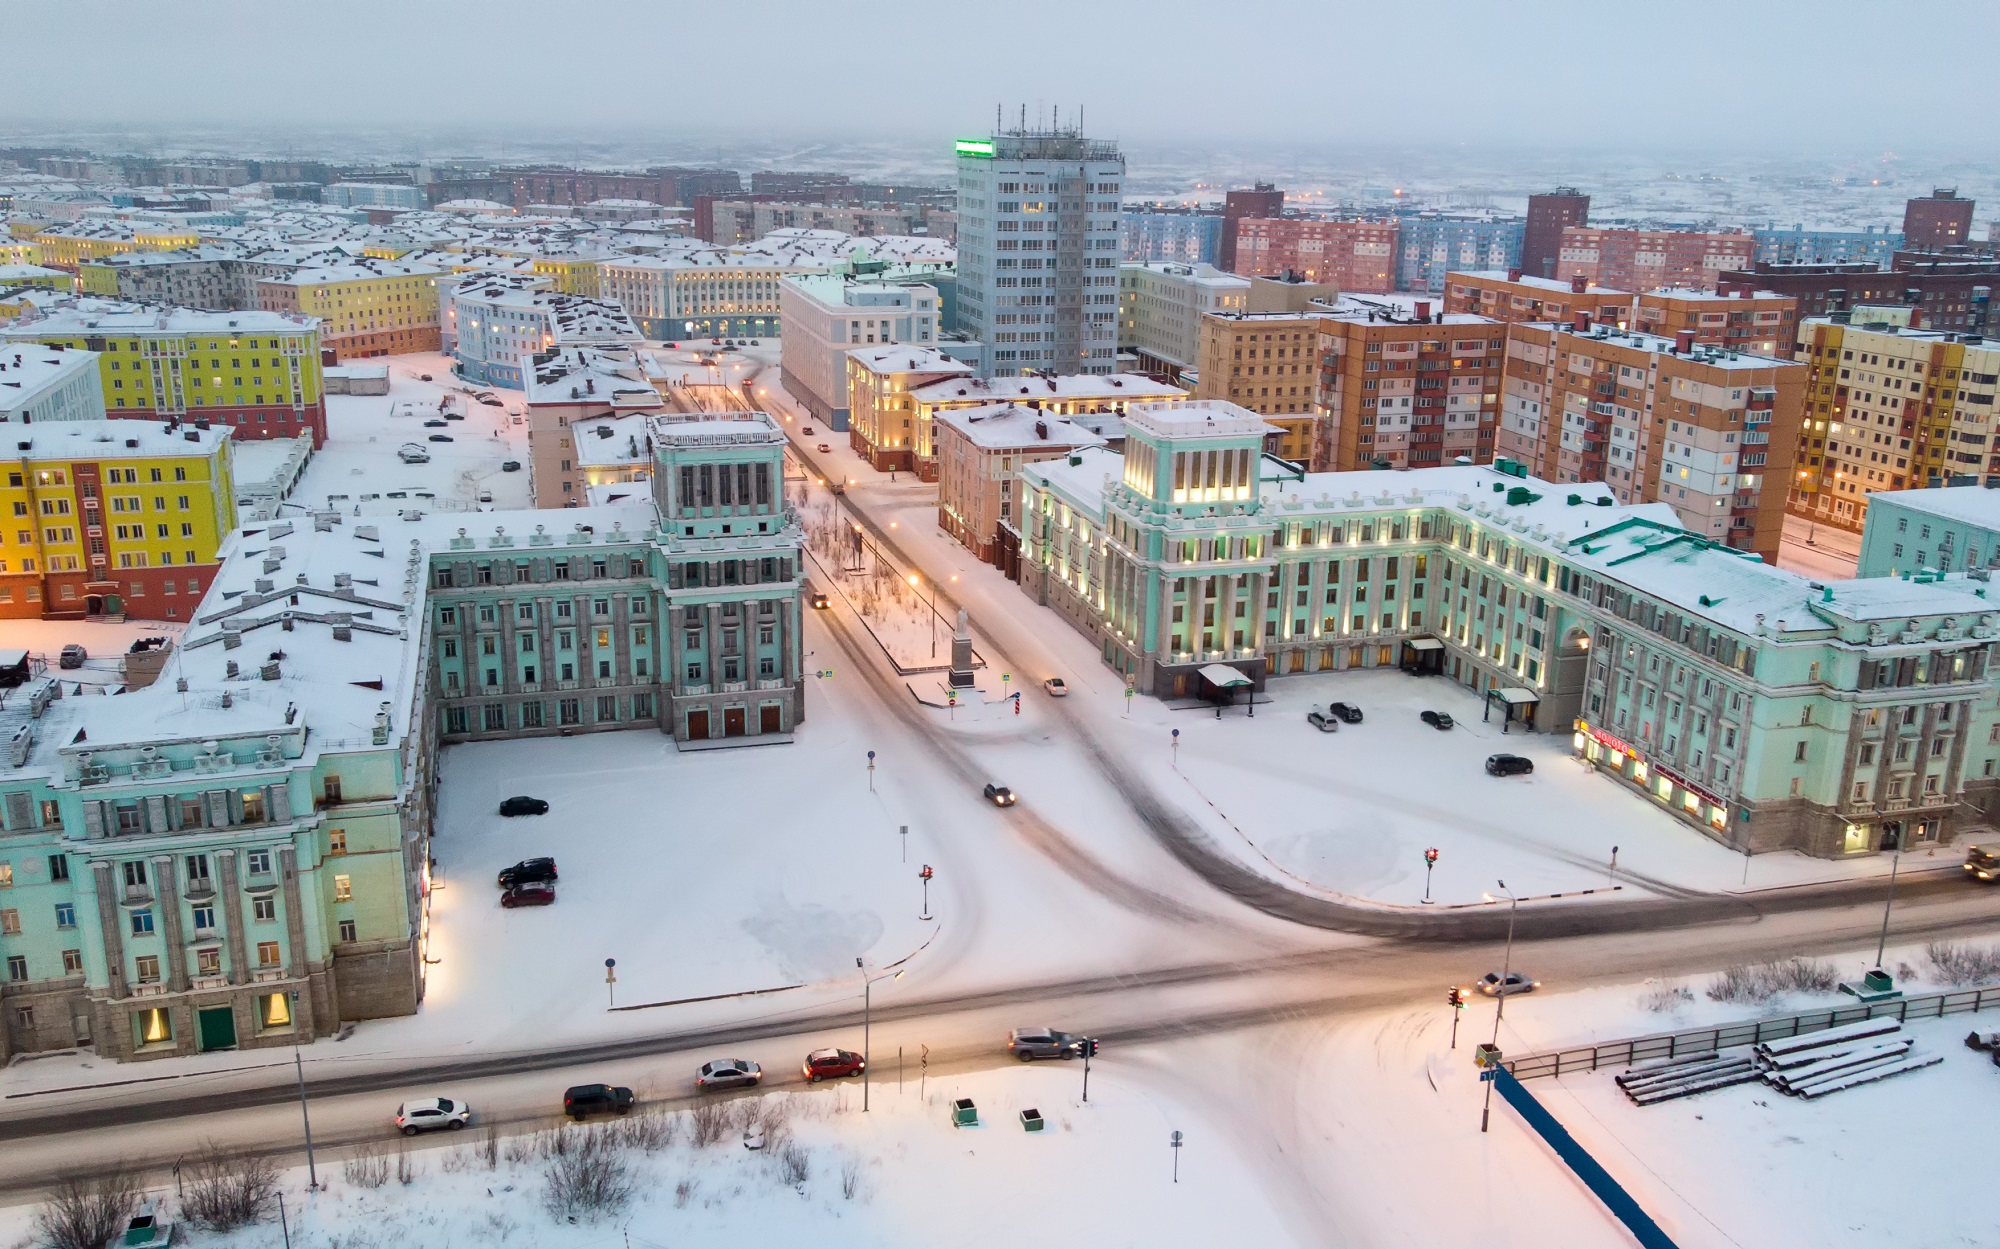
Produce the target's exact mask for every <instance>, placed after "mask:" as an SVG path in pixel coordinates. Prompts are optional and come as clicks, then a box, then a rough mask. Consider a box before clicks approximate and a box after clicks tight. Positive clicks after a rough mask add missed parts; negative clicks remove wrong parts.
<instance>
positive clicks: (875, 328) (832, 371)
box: [778, 271, 940, 431]
mask: <svg viewBox="0 0 2000 1249" xmlns="http://www.w3.org/2000/svg"><path fill="white" fill-rule="evenodd" d="M890 276H891V275H890V273H889V272H888V271H884V273H882V274H876V275H870V276H868V277H866V278H857V277H854V276H851V275H848V274H843V273H815V274H794V275H792V276H790V277H787V278H784V279H783V280H782V281H780V282H779V283H778V316H779V320H780V323H781V329H782V338H783V342H784V355H783V362H784V370H785V389H786V390H787V391H790V392H791V394H792V396H793V397H794V398H796V399H797V400H798V401H799V402H800V403H803V404H805V405H806V408H807V410H808V411H810V412H811V413H812V414H813V415H814V416H815V417H817V418H819V419H820V420H821V421H823V422H825V423H826V424H827V426H828V427H829V428H831V429H834V430H837V431H839V430H845V429H846V428H847V425H848V415H849V413H848V399H847V353H848V352H850V351H852V350H853V349H854V348H856V347H869V346H878V345H881V344H884V343H912V344H917V345H920V346H926V347H927V346H929V345H931V344H932V343H935V342H936V341H937V336H938V317H939V315H940V310H939V309H940V306H939V300H938V290H937V288H936V287H935V286H930V285H926V284H923V283H907V284H906V283H903V282H897V281H893V280H887V279H888V278H890Z"/></svg>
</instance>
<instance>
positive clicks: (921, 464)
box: [785, 344, 973, 476]
mask: <svg viewBox="0 0 2000 1249" xmlns="http://www.w3.org/2000/svg"><path fill="white" fill-rule="evenodd" d="M845 364H846V366H847V412H848V424H847V442H848V445H849V446H851V447H853V448H854V450H855V452H856V453H857V454H859V455H861V456H863V457H865V458H866V459H867V461H868V463H869V466H870V467H872V468H874V469H875V471H876V472H878V473H893V472H905V473H912V472H913V473H916V474H918V475H919V476H922V475H924V474H926V473H929V474H932V475H933V476H934V475H935V471H936V465H937V452H936V447H935V444H934V442H933V439H932V432H933V431H932V427H931V416H932V410H931V409H929V408H923V409H922V410H919V405H918V403H917V399H916V396H917V394H918V393H919V392H920V391H923V390H924V389H925V388H927V387H929V386H930V385H931V384H933V383H936V382H944V381H949V380H952V379H958V380H965V379H967V378H970V377H972V375H973V366H972V365H970V364H967V363H966V362H964V361H962V360H958V359H954V358H953V357H951V356H948V355H946V354H945V353H944V352H943V351H941V350H939V349H938V348H936V347H924V346H921V345H918V344H909V345H906V346H902V347H876V348H874V349H873V350H871V349H869V348H868V347H866V346H862V347H860V348H853V347H850V348H849V349H848V350H847V353H846V356H845ZM785 384H786V387H787V388H788V389H789V388H790V386H791V381H790V376H789V374H788V375H787V378H786V383H785ZM794 393H796V392H794ZM835 428H838V427H837V426H836V427H835Z"/></svg>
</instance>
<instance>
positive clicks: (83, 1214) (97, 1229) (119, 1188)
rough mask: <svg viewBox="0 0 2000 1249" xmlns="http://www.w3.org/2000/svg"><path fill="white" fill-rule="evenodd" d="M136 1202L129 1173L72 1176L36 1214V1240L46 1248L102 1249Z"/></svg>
mask: <svg viewBox="0 0 2000 1249" xmlns="http://www.w3.org/2000/svg"><path fill="white" fill-rule="evenodd" d="M138 1201H139V1183H138V1180H137V1178H136V1177H135V1176H133V1175H132V1174H130V1173H129V1172H126V1171H113V1172H112V1173H111V1174H109V1175H102V1176H99V1177H98V1178H96V1179H85V1178H83V1177H80V1176H72V1177H71V1178H69V1179H66V1180H64V1181H63V1182H62V1183H60V1184H58V1185H56V1186H55V1188H54V1189H53V1190H51V1191H50V1193H49V1196H48V1200H46V1201H44V1202H43V1203H42V1205H41V1208H40V1209H39V1210H36V1211H35V1224H34V1227H35V1237H36V1238H37V1239H38V1240H41V1241H43V1242H45V1243H47V1244H48V1246H49V1249H104V1242H106V1241H108V1240H110V1239H111V1238H112V1237H113V1236H116V1235H119V1234H120V1233H122V1232H123V1231H124V1230H125V1220H126V1219H128V1218H130V1217H131V1214H132V1207H133V1206H135V1205H137V1204H138Z"/></svg>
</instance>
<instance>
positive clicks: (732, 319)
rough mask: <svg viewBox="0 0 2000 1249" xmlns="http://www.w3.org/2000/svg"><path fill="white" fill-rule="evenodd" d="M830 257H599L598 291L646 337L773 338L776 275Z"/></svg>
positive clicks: (818, 268)
mask: <svg viewBox="0 0 2000 1249" xmlns="http://www.w3.org/2000/svg"><path fill="white" fill-rule="evenodd" d="M828 263H829V262H828V261H827V260H825V259H822V258H820V257H817V256H805V255H799V256H787V255H784V254H777V253H749V252H743V253H734V252H728V251H721V250H705V251H700V252H685V253H679V254H675V255H661V256H632V257H625V258H621V259H617V260H606V261H605V262H604V264H603V270H602V272H603V283H602V288H601V289H602V293H603V295H604V296H605V297H606V298H608V299H615V300H617V301H618V303H619V305H620V306H621V307H623V308H624V309H625V311H626V312H627V313H628V314H629V315H630V316H631V317H632V319H633V320H634V321H635V322H637V323H638V325H639V328H640V330H641V331H642V332H643V333H644V334H645V335H646V337H647V338H663V339H667V340H669V341H673V340H678V339H683V338H775V337H777V336H778V327H779V318H780V314H781V309H780V305H779V283H780V282H781V280H782V279H784V278H786V277H789V276H791V275H792V274H796V273H819V272H824V271H825V270H826V269H827V267H828Z"/></svg>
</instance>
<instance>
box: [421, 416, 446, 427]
mask: <svg viewBox="0 0 2000 1249" xmlns="http://www.w3.org/2000/svg"><path fill="white" fill-rule="evenodd" d="M424 428H425V429H443V428H444V418H443V417H441V416H434V417H432V418H431V419H430V420H428V421H425V422H424Z"/></svg>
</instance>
